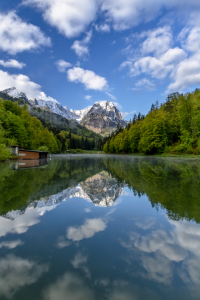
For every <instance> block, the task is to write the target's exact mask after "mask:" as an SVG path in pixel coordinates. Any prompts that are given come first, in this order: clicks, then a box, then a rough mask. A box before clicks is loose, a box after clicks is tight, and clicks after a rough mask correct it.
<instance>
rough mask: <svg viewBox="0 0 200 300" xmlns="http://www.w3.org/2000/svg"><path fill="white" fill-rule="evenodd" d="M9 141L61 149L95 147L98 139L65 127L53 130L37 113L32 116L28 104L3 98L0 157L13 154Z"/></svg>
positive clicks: (0, 106)
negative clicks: (66, 129) (56, 130)
mask: <svg viewBox="0 0 200 300" xmlns="http://www.w3.org/2000/svg"><path fill="white" fill-rule="evenodd" d="M6 145H10V146H13V145H18V146H19V147H22V148H26V149H29V150H45V151H50V152H51V153H61V152H64V151H67V150H68V149H71V148H72V149H76V148H79V149H84V150H91V149H94V147H95V139H93V138H87V137H84V136H79V135H76V134H73V133H71V132H70V131H64V130H63V131H61V132H59V133H57V134H54V133H53V132H52V131H51V130H49V129H48V128H47V127H44V126H43V125H42V123H41V121H40V120H38V119H37V118H36V117H31V115H30V113H29V112H28V109H27V106H26V105H23V106H19V105H18V103H17V102H12V101H10V100H5V101H3V100H2V99H1V98H0V160H5V159H7V158H9V157H10V152H9V151H8V150H7V147H6Z"/></svg>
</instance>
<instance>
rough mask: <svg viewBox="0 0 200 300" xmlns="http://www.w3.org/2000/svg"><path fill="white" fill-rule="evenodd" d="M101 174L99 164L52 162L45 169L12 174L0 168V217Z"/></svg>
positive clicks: (19, 171)
mask: <svg viewBox="0 0 200 300" xmlns="http://www.w3.org/2000/svg"><path fill="white" fill-rule="evenodd" d="M102 170H103V164H102V161H101V160H95V159H75V160H73V159H71V160H70V159H67V160H62V159H54V160H52V161H51V162H50V163H49V165H48V166H45V168H43V167H42V168H36V169H26V170H18V171H13V170H10V169H9V165H8V164H1V166H0V214H4V213H6V212H8V211H10V210H16V209H23V207H25V206H27V204H28V202H29V203H30V202H32V201H34V200H36V199H40V198H41V197H43V198H44V197H47V196H50V195H54V194H57V193H59V192H61V191H63V190H65V189H67V188H68V187H74V186H76V185H78V183H79V182H81V181H84V180H86V179H87V178H88V177H91V176H92V175H94V174H96V173H98V172H100V171H102Z"/></svg>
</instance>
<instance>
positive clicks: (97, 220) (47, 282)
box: [0, 155, 200, 300]
mask: <svg viewBox="0 0 200 300" xmlns="http://www.w3.org/2000/svg"><path fill="white" fill-rule="evenodd" d="M14 168H15V169H17V170H14ZM199 295H200V162H199V161H198V160H181V159H180V160H177V159H167V158H165V159H162V158H157V159H156V158H148V157H145V158H144V157H137V158H134V157H122V156H120V157H117V156H106V155H105V156H97V155H96V156H71V155H68V156H65V157H62V156H60V157H59V156H58V157H54V158H52V160H51V161H49V163H48V164H46V165H45V164H44V165H43V164H41V166H39V167H32V168H26V165H23V164H20V165H18V166H17V165H15V166H14V165H13V166H11V168H10V164H9V163H3V164H0V299H2V300H3V299H16V300H18V299H19V300H25V299H26V300H27V299H29V300H35V299H37V300H38V299H42V300H47V299H48V300H60V299H62V300H65V299H67V300H143V299H144V300H146V299H148V300H149V299H150V300H151V299H152V300H157V299H158V300H161V299H162V300H164V299H166V300H169V299H170V300H171V299H172V300H173V299H174V300H178V299H181V300H184V299H185V300H188V299H190V300H193V299H200V296H199Z"/></svg>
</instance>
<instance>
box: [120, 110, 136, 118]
mask: <svg viewBox="0 0 200 300" xmlns="http://www.w3.org/2000/svg"><path fill="white" fill-rule="evenodd" d="M135 112H136V110H132V111H130V112H122V113H121V114H122V117H123V118H125V117H127V116H130V115H132V114H134V113H135Z"/></svg>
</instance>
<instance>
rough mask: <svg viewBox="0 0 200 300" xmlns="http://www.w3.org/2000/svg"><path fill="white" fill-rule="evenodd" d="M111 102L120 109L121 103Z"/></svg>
mask: <svg viewBox="0 0 200 300" xmlns="http://www.w3.org/2000/svg"><path fill="white" fill-rule="evenodd" d="M112 103H113V104H114V105H115V106H116V107H117V108H118V109H122V106H121V104H119V103H118V102H116V101H112Z"/></svg>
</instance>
